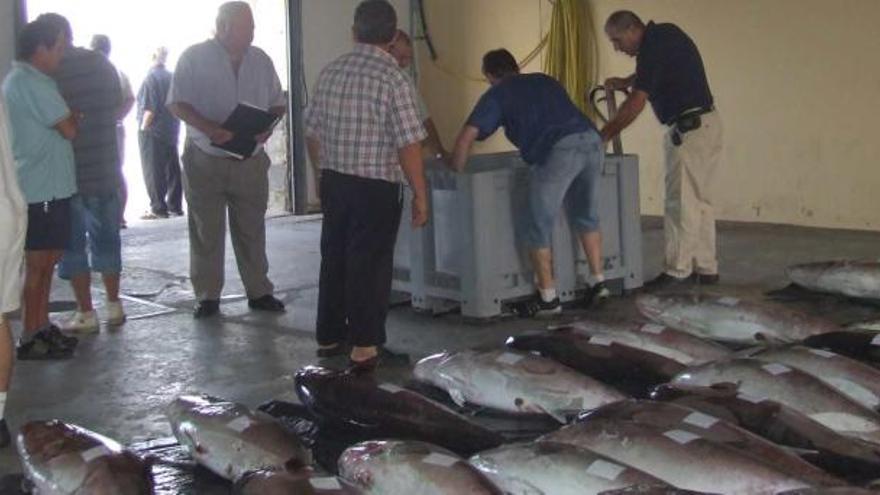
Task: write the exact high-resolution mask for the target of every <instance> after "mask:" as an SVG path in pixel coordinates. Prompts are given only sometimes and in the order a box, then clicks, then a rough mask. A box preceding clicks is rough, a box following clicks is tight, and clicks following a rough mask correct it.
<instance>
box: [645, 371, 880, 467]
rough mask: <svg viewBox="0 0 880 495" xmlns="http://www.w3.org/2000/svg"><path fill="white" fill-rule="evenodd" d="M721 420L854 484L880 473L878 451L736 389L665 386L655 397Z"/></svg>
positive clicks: (732, 386)
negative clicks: (739, 392) (746, 395)
mask: <svg viewBox="0 0 880 495" xmlns="http://www.w3.org/2000/svg"><path fill="white" fill-rule="evenodd" d="M652 397H653V398H655V399H658V400H664V401H673V402H675V403H676V404H680V405H683V406H686V407H689V408H691V409H694V410H697V411H700V412H703V413H705V414H710V415H712V416H715V417H718V418H722V419H724V420H726V421H728V422H731V423H734V424H737V425H739V426H740V427H742V428H744V429H747V430H749V431H751V432H752V433H755V434H757V435H760V436H762V437H764V438H766V439H767V440H770V441H771V442H774V443H776V444H779V445H782V446H785V447H789V448H792V449H795V450H796V451H797V452H798V454H799V455H800V456H801V457H803V458H804V459H806V460H807V461H809V462H811V463H813V464H815V465H817V466H819V467H821V468H822V469H825V470H827V471H830V472H832V473H834V474H836V475H838V476H840V477H843V478H846V479H847V480H850V481H859V482H861V481H865V480H873V479H874V478H876V477H877V473H878V472H880V451H878V448H877V447H876V446H874V445H872V444H869V443H867V442H864V441H861V440H857V439H854V438H850V437H847V436H844V435H841V434H840V433H837V432H835V431H834V430H832V429H831V428H828V427H827V426H825V425H823V424H821V423H819V422H817V421H815V420H813V419H810V418H809V417H808V416H806V415H805V414H803V413H800V412H798V411H796V410H794V409H792V408H790V407H786V406H784V405H783V404H781V403H779V402H776V401H773V400H771V399H769V398H768V399H766V400H763V401H755V400H752V399H748V400H747V399H745V398H743V397H742V396H740V395H738V393H737V388H736V386H735V385H734V384H725V385H719V386H713V387H711V388H706V387H690V386H681V385H663V386H661V387H658V388H657V389H655V390H654V392H653V393H652Z"/></svg>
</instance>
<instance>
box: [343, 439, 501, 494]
mask: <svg viewBox="0 0 880 495" xmlns="http://www.w3.org/2000/svg"><path fill="white" fill-rule="evenodd" d="M339 475H340V477H342V478H343V479H345V480H346V481H348V482H349V483H351V484H353V485H355V486H357V487H358V488H360V489H362V490H363V491H364V493H368V494H374V495H385V494H387V495H399V494H419V495H465V494H466V495H501V494H502V492H501V490H499V489H498V488H497V487H496V486H495V485H494V484H493V483H492V482H491V481H489V479H488V478H486V477H485V476H484V475H483V474H482V473H481V472H480V471H478V470H477V469H476V468H474V467H473V466H471V465H470V464H468V462H467V461H466V460H464V459H462V458H460V457H458V456H456V455H455V454H453V453H452V452H450V451H448V450H446V449H443V448H441V447H438V446H436V445H431V444H428V443H424V442H415V441H397V440H389V441H369V442H362V443H359V444H357V445H355V446H353V447H351V448H349V449H347V450H346V451H345V452H343V453H342V456H341V457H340V458H339Z"/></svg>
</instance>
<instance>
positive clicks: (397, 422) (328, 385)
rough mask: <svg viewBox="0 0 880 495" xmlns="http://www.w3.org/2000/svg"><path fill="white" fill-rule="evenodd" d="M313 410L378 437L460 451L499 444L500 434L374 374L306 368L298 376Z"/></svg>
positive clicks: (299, 389)
mask: <svg viewBox="0 0 880 495" xmlns="http://www.w3.org/2000/svg"><path fill="white" fill-rule="evenodd" d="M295 383H296V392H297V395H299V398H300V400H301V401H302V402H303V404H305V405H306V407H307V408H308V409H309V411H310V412H311V413H312V414H313V415H315V416H316V417H318V418H320V419H321V420H322V421H324V422H326V423H330V424H333V423H336V424H340V423H341V424H343V425H350V426H355V427H356V428H358V429H360V430H364V431H366V432H370V433H371V436H373V437H374V438H380V437H385V438H392V437H393V438H398V439H404V440H422V441H426V442H430V443H434V444H437V445H440V446H442V447H445V448H448V449H450V450H452V451H454V452H457V453H459V454H461V455H471V454H473V453H475V452H478V451H480V450H485V449H489V448H492V447H496V446H498V445H500V444H501V442H502V438H501V437H500V436H499V435H498V434H496V433H494V432H492V431H490V430H487V429H485V428H483V427H482V426H480V425H477V424H475V423H474V422H472V421H471V420H469V419H468V418H466V417H464V416H462V415H461V414H458V413H456V412H455V411H453V410H451V409H449V408H448V407H446V406H444V405H442V404H440V403H437V402H435V401H433V400H430V399H428V398H426V397H423V396H422V395H420V394H418V393H416V392H413V391H411V390H406V389H403V388H401V387H398V386H396V385H392V384H389V383H377V382H376V381H375V380H374V379H373V378H372V377H371V376H369V375H363V374H353V373H346V372H339V371H334V370H329V369H326V368H318V367H307V368H304V369H302V370H300V371H299V372H298V373H297V374H296V378H295Z"/></svg>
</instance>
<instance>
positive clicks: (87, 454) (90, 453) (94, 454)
mask: <svg viewBox="0 0 880 495" xmlns="http://www.w3.org/2000/svg"><path fill="white" fill-rule="evenodd" d="M112 453H113V451H112V450H110V449H108V448H107V447H106V446H105V445H98V446H97V447H92V448H91V449H89V450H84V451H83V452H82V453H81V454H80V456H81V457H82V458H83V461H85V462H87V463H88V462H92V461H94V460H95V459H97V458H99V457H104V456H108V455H110V454H112Z"/></svg>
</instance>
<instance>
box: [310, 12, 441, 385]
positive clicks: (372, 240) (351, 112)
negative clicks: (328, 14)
mask: <svg viewBox="0 0 880 495" xmlns="http://www.w3.org/2000/svg"><path fill="white" fill-rule="evenodd" d="M396 32H397V14H396V13H395V11H394V8H393V7H392V6H391V5H390V4H389V3H388V2H387V1H385V0H365V1H363V2H361V3H360V5H358V7H357V9H356V11H355V15H354V27H353V33H354V38H355V42H356V44H355V47H354V50H353V51H352V52H351V53H348V54H346V55H343V56H342V57H340V58H339V59H337V60H336V61H334V62H332V63H331V64H330V65H328V66H327V67H326V68H324V70H323V71H322V72H321V75H320V76H319V78H318V83H317V86H316V88H315V94H314V97H313V101H312V104H311V106H310V107H309V108H308V112H307V116H306V135H307V137H306V143H307V145H308V151H309V158H310V159H311V161H312V164H313V165H315V168H316V169H318V170H319V184H320V188H319V191H320V196H321V205H322V207H323V211H324V223H323V228H322V232H321V276H320V285H319V294H318V319H317V339H318V345H319V349H318V356H319V357H332V356H336V355H341V354H343V353H345V352H348V351H347V344H350V345H351V346H352V349H351V353H350V356H349V357H350V360H351V364H352V366H353V367H355V368H357V369H361V370H372V369H374V368H375V367H376V365H377V364H378V361H379V356H380V346H381V345H382V344H384V343H385V317H386V315H387V313H388V305H389V296H390V293H391V276H392V262H393V258H394V242H395V240H396V238H397V229H398V227H399V225H400V216H401V211H402V198H403V190H402V188H403V183H404V180H406V182H408V183H409V185H410V187H411V188H412V191H413V200H412V223H413V226H415V227H419V226H422V225H424V224H425V223H426V222H427V220H428V205H427V193H426V189H425V177H424V170H423V164H422V154H421V144H420V143H421V141H422V140H423V139H424V138H425V136H426V133H425V130H424V127H423V125H422V122H421V120H420V119H419V112H418V108H417V103H416V95H415V93H414V91H413V87H412V84H410V82H409V80H408V79H407V76H406V74H405V73H404V72H403V71H402V70H401V69H400V68H399V67H398V65H397V62H396V61H395V59H394V57H392V56H391V54H390V53H389V50H390V47H391V44H392V43H393V42H394V38H395V35H396Z"/></svg>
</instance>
